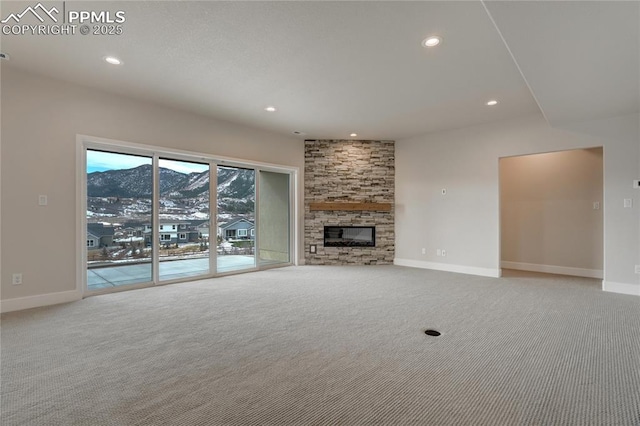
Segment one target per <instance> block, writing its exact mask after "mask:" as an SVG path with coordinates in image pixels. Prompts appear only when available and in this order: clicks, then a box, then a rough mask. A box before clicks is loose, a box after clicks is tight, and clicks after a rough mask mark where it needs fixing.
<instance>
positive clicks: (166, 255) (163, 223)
mask: <svg viewBox="0 0 640 426" xmlns="http://www.w3.org/2000/svg"><path fill="white" fill-rule="evenodd" d="M158 172H159V173H158V175H159V200H158V225H157V232H158V233H159V239H158V241H159V242H158V260H159V262H160V267H159V276H160V280H161V281H165V280H175V279H178V278H186V277H193V276H198V275H208V274H209V271H210V270H209V227H210V215H209V212H210V208H209V205H210V199H209V174H210V172H209V165H208V164H202V163H194V162H188V161H179V160H171V159H168V158H160V160H159V162H158ZM147 236H148V237H149V238H148V241H149V242H151V240H152V238H151V236H152V233H151V229H149V232H148V234H147Z"/></svg>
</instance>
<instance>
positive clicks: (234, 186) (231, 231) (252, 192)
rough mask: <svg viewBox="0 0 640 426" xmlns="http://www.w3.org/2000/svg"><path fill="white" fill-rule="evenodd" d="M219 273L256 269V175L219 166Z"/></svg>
mask: <svg viewBox="0 0 640 426" xmlns="http://www.w3.org/2000/svg"><path fill="white" fill-rule="evenodd" d="M217 172H218V173H217V175H218V182H217V184H218V185H217V192H218V198H217V202H218V217H217V225H218V226H217V228H218V229H217V238H216V239H217V248H216V250H217V271H218V272H219V273H225V272H231V271H240V270H244V269H252V268H255V267H256V260H255V240H256V238H255V237H256V234H255V199H256V185H255V182H256V172H255V170H252V169H243V168H238V167H227V166H218V170H217Z"/></svg>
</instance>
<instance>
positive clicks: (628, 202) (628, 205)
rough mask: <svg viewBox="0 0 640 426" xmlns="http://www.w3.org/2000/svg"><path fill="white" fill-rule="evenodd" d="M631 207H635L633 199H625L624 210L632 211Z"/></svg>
mask: <svg viewBox="0 0 640 426" xmlns="http://www.w3.org/2000/svg"><path fill="white" fill-rule="evenodd" d="M631 207H633V198H625V199H624V208H625V209H630V208H631Z"/></svg>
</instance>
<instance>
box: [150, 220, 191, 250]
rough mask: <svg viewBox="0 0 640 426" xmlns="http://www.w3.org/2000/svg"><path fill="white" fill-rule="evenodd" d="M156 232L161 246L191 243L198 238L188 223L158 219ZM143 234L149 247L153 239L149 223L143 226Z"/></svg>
mask: <svg viewBox="0 0 640 426" xmlns="http://www.w3.org/2000/svg"><path fill="white" fill-rule="evenodd" d="M199 222H200V221H199ZM158 230H159V231H160V244H162V245H169V244H184V243H192V242H197V241H199V238H200V236H199V231H198V230H197V229H195V227H194V226H192V224H191V222H189V221H181V220H170V219H160V225H159V227H158ZM143 233H144V241H145V243H146V244H147V245H150V244H151V240H152V238H153V236H152V232H151V224H150V223H147V224H145V225H144V231H143Z"/></svg>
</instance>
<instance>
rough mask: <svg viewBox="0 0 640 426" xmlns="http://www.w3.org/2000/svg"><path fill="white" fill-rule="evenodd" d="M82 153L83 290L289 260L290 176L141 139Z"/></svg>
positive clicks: (91, 146)
mask: <svg viewBox="0 0 640 426" xmlns="http://www.w3.org/2000/svg"><path fill="white" fill-rule="evenodd" d="M81 149H82V150H83V151H82V154H83V155H84V160H85V165H86V167H84V169H85V170H84V176H85V179H84V182H83V186H82V190H81V191H80V193H81V194H82V196H83V197H84V199H85V203H84V204H83V205H82V214H83V215H85V220H84V221H83V223H82V231H81V232H80V235H82V240H83V241H82V244H83V245H84V244H85V241H84V239H85V235H86V246H85V247H84V248H83V252H82V256H81V257H80V258H81V259H82V261H80V262H79V264H81V265H82V266H81V268H82V271H83V273H84V276H85V279H86V289H87V291H89V292H106V291H109V290H118V289H122V288H125V287H132V286H135V287H140V286H145V285H156V284H161V283H167V282H173V281H180V280H186V279H189V278H194V277H200V278H202V277H212V276H215V275H216V274H227V273H233V272H239V271H247V270H257V269H260V268H263V267H270V266H273V265H286V264H290V263H291V259H292V254H291V253H292V248H291V247H292V241H293V238H292V213H291V209H292V207H291V206H292V201H291V197H292V195H291V194H292V193H293V192H292V189H291V188H292V178H293V176H294V175H293V173H292V172H288V173H283V172H278V171H274V168H273V167H270V168H269V169H268V170H265V169H261V168H260V167H258V166H254V167H242V165H243V164H242V163H240V162H234V163H233V165H231V164H229V163H227V162H226V161H225V162H224V163H225V164H224V165H222V164H221V163H222V161H216V159H215V158H208V157H206V156H204V155H193V154H191V155H190V154H188V153H184V154H181V153H169V152H163V151H161V150H158V149H155V148H153V147H145V146H141V145H135V146H126V145H125V146H122V147H121V146H119V145H114V144H110V143H104V144H103V143H100V142H85V143H84V144H83V145H82V147H81ZM275 170H278V169H277V168H275ZM212 212H215V214H214V215H212Z"/></svg>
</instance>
